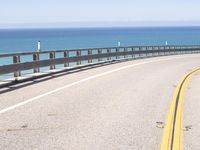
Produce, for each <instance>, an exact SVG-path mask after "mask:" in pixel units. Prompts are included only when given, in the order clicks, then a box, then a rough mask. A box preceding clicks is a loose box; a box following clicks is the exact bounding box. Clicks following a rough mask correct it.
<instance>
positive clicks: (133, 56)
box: [131, 48, 135, 58]
mask: <svg viewBox="0 0 200 150" xmlns="http://www.w3.org/2000/svg"><path fill="white" fill-rule="evenodd" d="M131 50H132V58H135V55H134V50H135V49H134V48H132V49H131Z"/></svg>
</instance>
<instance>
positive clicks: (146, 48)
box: [145, 47, 148, 57]
mask: <svg viewBox="0 0 200 150" xmlns="http://www.w3.org/2000/svg"><path fill="white" fill-rule="evenodd" d="M147 50H148V47H145V52H146V53H145V54H146V57H148V54H147Z"/></svg>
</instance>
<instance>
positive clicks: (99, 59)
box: [98, 49, 102, 62]
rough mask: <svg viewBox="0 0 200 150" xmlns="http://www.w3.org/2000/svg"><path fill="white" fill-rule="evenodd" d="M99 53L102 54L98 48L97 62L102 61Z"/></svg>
mask: <svg viewBox="0 0 200 150" xmlns="http://www.w3.org/2000/svg"><path fill="white" fill-rule="evenodd" d="M101 54H102V49H98V55H99V58H98V61H99V62H100V61H102V58H101Z"/></svg>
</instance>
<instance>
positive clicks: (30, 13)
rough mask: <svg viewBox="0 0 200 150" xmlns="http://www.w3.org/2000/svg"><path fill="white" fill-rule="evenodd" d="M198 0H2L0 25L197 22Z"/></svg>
mask: <svg viewBox="0 0 200 150" xmlns="http://www.w3.org/2000/svg"><path fill="white" fill-rule="evenodd" d="M199 7H200V0H1V2H0V27H13V26H17V25H18V26H98V25H100V26H101V25H102V26H103V25H105V26H106V25H108V26H112V25H113V26H115V25H127V26H129V25H130V26H132V25H133V26H134V25H200V9H199Z"/></svg>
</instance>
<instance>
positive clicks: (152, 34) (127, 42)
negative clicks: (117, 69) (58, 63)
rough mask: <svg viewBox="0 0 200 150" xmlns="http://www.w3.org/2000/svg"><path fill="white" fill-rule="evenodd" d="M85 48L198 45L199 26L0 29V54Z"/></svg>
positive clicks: (199, 36) (199, 41) (199, 38)
mask: <svg viewBox="0 0 200 150" xmlns="http://www.w3.org/2000/svg"><path fill="white" fill-rule="evenodd" d="M38 41H41V49H42V50H57V49H71V48H72V49H73V48H74V49H76V48H88V47H111V46H117V43H118V42H121V45H122V46H132V45H164V44H165V41H168V44H169V45H171V44H180V45H181V44H186V45H188V44H191V45H192V44H200V27H143V28H80V29H79V28H72V29H4V30H3V29H0V53H11V52H24V51H35V50H36V49H37V42H38Z"/></svg>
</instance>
